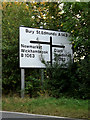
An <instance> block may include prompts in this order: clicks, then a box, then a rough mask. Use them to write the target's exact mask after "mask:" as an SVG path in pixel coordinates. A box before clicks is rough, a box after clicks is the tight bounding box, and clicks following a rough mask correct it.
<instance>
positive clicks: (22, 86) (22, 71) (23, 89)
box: [21, 69, 25, 98]
mask: <svg viewBox="0 0 90 120" xmlns="http://www.w3.org/2000/svg"><path fill="white" fill-rule="evenodd" d="M24 74H25V71H24V69H21V98H24V92H25V77H24Z"/></svg>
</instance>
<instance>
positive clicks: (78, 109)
mask: <svg viewBox="0 0 90 120" xmlns="http://www.w3.org/2000/svg"><path fill="white" fill-rule="evenodd" d="M13 101H14V104H13ZM2 110H4V111H14V112H17V111H18V112H24V113H32V114H41V115H42V114H43V115H53V116H60V117H61V116H62V117H71V118H86V119H87V118H88V101H87V100H77V99H73V98H70V99H68V98H64V97H63V98H59V99H56V98H53V97H39V98H37V99H35V98H31V99H30V98H29V97H25V98H24V99H21V98H20V97H17V96H13V97H10V96H3V102H2Z"/></svg>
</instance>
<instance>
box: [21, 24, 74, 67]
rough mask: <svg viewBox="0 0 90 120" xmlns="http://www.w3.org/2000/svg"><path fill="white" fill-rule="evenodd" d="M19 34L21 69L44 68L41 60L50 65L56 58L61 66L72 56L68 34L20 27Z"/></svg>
mask: <svg viewBox="0 0 90 120" xmlns="http://www.w3.org/2000/svg"><path fill="white" fill-rule="evenodd" d="M19 34H20V36H19V39H20V41H19V50H20V51H19V56H20V67H21V68H45V65H44V64H43V63H42V62H41V60H42V58H43V59H44V60H45V61H46V62H48V63H51V64H52V63H53V62H55V58H58V60H57V61H58V62H59V63H60V64H61V63H62V62H67V61H68V60H69V57H68V56H72V45H71V43H70V41H69V38H70V37H69V36H70V35H69V33H66V32H59V31H52V30H45V29H36V28H28V27H23V26H22V27H20V28H19ZM56 56H57V57H56Z"/></svg>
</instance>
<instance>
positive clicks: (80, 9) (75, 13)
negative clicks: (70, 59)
mask: <svg viewBox="0 0 90 120" xmlns="http://www.w3.org/2000/svg"><path fill="white" fill-rule="evenodd" d="M89 4H90V2H86V3H85V2H81V3H80V2H75V3H74V2H73V3H70V2H69V3H64V6H63V10H64V14H63V20H62V24H63V30H64V31H67V32H69V33H71V36H72V39H71V40H72V42H73V43H74V51H75V53H76V54H75V55H76V56H75V57H76V59H78V60H80V59H81V57H83V56H84V57H85V58H86V57H89V50H90V46H89V44H90V39H89V27H88V26H89Z"/></svg>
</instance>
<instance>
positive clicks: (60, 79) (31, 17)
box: [2, 2, 90, 99]
mask: <svg viewBox="0 0 90 120" xmlns="http://www.w3.org/2000/svg"><path fill="white" fill-rule="evenodd" d="M62 4H63V3H54V2H41V3H39V2H37V3H29V2H26V3H23V2H3V3H2V5H3V12H2V46H3V48H2V64H3V68H2V73H3V75H2V85H3V86H2V89H3V93H4V94H10V93H11V94H13V93H18V94H20V84H21V83H20V68H19V54H18V53H19V40H18V39H19V26H21V25H24V26H28V27H35V28H40V26H43V28H45V29H53V30H58V29H60V30H61V31H65V32H69V33H71V36H72V39H71V41H72V43H73V45H74V54H75V56H74V60H76V62H75V63H74V64H71V65H70V66H69V67H68V68H67V69H61V66H57V65H55V66H52V68H51V67H49V68H47V69H46V70H45V71H44V72H45V80H44V83H43V85H44V90H43V91H42V89H41V81H40V79H41V76H40V71H39V70H37V69H26V70H25V78H26V93H27V94H29V95H30V97H37V96H39V95H40V94H42V93H43V94H44V93H48V94H49V95H50V96H53V97H56V98H59V97H61V96H69V97H73V98H82V99H88V98H89V91H90V89H89V78H90V77H89V75H90V70H89V66H90V56H89V50H90V47H89V45H90V40H89V34H88V31H89V30H88V29H89V28H88V24H89V14H88V11H89V4H90V2H88V3H85V2H84V3H79V2H76V3H73V2H71V3H70V2H67V3H64V4H63V5H62ZM60 6H62V7H60ZM83 56H84V59H83V60H82V59H81V57H83Z"/></svg>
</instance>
